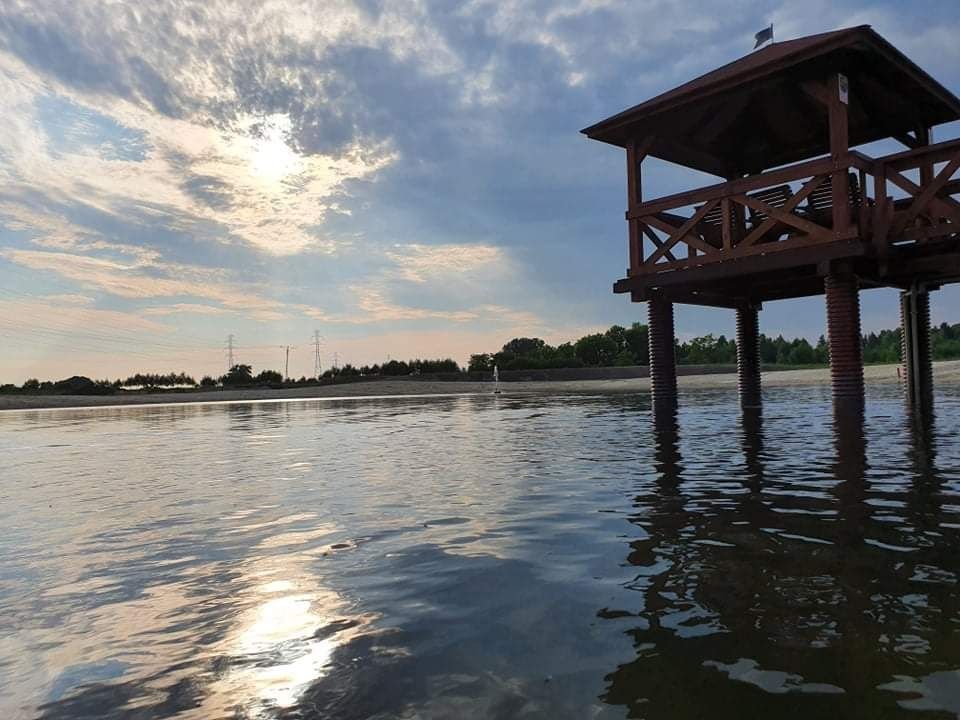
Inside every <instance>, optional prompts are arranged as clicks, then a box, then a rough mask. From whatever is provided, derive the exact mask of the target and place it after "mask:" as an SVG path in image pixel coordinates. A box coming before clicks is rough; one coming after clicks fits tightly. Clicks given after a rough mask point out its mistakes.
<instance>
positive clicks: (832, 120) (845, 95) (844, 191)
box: [827, 72, 850, 237]
mask: <svg viewBox="0 0 960 720" xmlns="http://www.w3.org/2000/svg"><path fill="white" fill-rule="evenodd" d="M849 94H850V88H849V80H848V79H847V77H846V75H843V74H842V73H839V72H837V73H834V74H833V75H831V76H830V79H829V81H828V83H827V116H828V124H829V128H830V158H831V159H832V160H833V163H834V173H833V181H832V187H833V198H832V199H833V232H834V235H835V236H838V237H839V236H842V235H845V234H846V232H847V231H848V230H849V228H850V178H849V177H848V175H847V172H848V166H847V160H848V152H849V150H850V145H849V144H850V132H849V118H848V116H847V106H848V104H849Z"/></svg>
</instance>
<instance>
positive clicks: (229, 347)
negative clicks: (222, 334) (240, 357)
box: [227, 334, 233, 372]
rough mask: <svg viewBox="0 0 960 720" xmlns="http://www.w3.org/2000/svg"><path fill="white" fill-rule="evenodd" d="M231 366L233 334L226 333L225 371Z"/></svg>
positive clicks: (228, 370)
mask: <svg viewBox="0 0 960 720" xmlns="http://www.w3.org/2000/svg"><path fill="white" fill-rule="evenodd" d="M232 368H233V335H232V334H231V335H227V372H230V370H231V369H232Z"/></svg>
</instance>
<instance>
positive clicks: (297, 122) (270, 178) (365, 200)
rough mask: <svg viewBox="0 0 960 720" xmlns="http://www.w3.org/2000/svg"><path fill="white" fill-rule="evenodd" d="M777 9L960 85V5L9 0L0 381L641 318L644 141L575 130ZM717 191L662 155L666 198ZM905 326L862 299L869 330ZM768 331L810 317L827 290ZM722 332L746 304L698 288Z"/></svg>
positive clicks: (3, 2) (379, 352)
mask: <svg viewBox="0 0 960 720" xmlns="http://www.w3.org/2000/svg"><path fill="white" fill-rule="evenodd" d="M770 22H772V23H773V24H774V27H775V35H776V39H778V40H786V39H790V38H794V37H800V36H803V35H807V34H810V33H814V32H821V31H825V30H831V29H836V28H839V27H847V26H852V25H859V24H864V23H867V24H871V25H873V27H874V28H875V29H876V30H877V31H878V32H880V33H881V34H882V35H884V36H885V37H886V38H887V39H889V40H890V41H891V42H893V43H894V44H895V45H896V46H897V47H899V48H900V49H901V50H903V51H904V52H905V53H907V54H908V55H909V56H910V57H911V58H912V59H914V60H915V61H916V62H917V63H918V64H920V65H921V66H922V67H924V68H925V69H926V70H928V71H929V72H930V73H931V74H932V75H933V76H934V77H935V78H937V79H938V80H940V81H941V82H942V83H944V84H945V85H946V86H947V87H948V88H950V89H951V90H953V91H954V92H960V43H957V42H956V38H957V36H958V35H960V3H957V2H955V0H942V1H936V0H927V1H926V2H924V1H922V0H920V1H915V2H911V3H902V2H877V1H873V2H856V1H853V0H840V1H828V0H809V1H808V2H804V3H793V2H780V1H777V2H756V1H754V2H747V1H745V0H716V1H714V2H710V3H706V2H684V1H683V0H664V1H659V0H656V1H648V0H630V1H625V2H612V1H607V0H554V1H553V2H540V1H531V2H520V1H519V0H503V1H501V2H490V1H488V0H470V1H468V2H463V3H454V2H448V1H446V0H445V1H438V2H434V1H433V0H390V1H389V2H379V1H378V0H355V1H353V2H348V1H343V2H341V1H338V0H323V2H316V1H310V2H306V1H304V2H301V1H298V0H268V1H266V2H260V3H248V2H226V1H224V0H203V1H201V2H190V1H186V0H152V1H151V2H149V3H133V2H130V3H121V2H96V1H94V0H83V1H82V2H67V1H66V0H62V1H57V2H53V1H49V0H26V1H21V0H0V97H2V98H3V101H4V102H3V106H4V113H3V118H2V122H0V347H2V352H0V383H3V382H15V383H21V382H23V380H25V379H27V378H29V377H41V378H54V379H55V378H60V377H66V376H68V375H72V374H84V375H88V376H91V377H95V378H106V377H110V378H115V377H119V376H126V375H127V374H130V373H132V372H134V371H137V370H142V371H180V370H185V371H187V372H189V373H191V374H193V375H195V376H197V377H199V376H200V375H204V374H211V375H217V374H222V373H223V372H224V371H225V370H226V366H227V355H226V353H225V350H224V348H225V345H226V342H227V337H228V335H231V334H232V335H233V336H234V343H235V346H236V350H235V354H234V359H235V361H237V362H245V363H250V364H252V365H253V366H254V369H255V371H257V370H261V369H265V368H269V369H277V370H281V371H282V370H283V369H284V358H285V347H286V346H291V350H290V375H291V376H300V375H312V373H313V362H314V356H313V348H312V346H311V344H310V342H311V338H312V336H313V334H314V332H319V334H320V336H321V337H322V344H321V348H320V351H321V362H322V363H323V366H324V367H327V366H329V365H330V364H331V363H332V362H333V361H334V359H335V358H336V359H337V360H338V361H339V363H340V364H344V363H346V362H351V363H354V364H358V365H359V364H365V363H373V362H380V361H383V360H385V359H386V358H388V357H393V358H399V359H406V358H410V357H447V356H449V357H453V358H455V359H456V360H458V361H460V362H464V361H465V360H466V359H467V357H468V356H469V355H470V354H471V353H475V352H487V351H494V350H497V349H499V347H500V346H501V345H502V344H503V343H504V342H505V341H507V340H509V339H510V338H511V337H515V336H538V337H542V338H544V339H546V340H547V341H548V342H553V343H557V342H563V341H565V340H570V339H575V338H577V337H579V336H581V335H583V334H585V333H587V332H592V331H596V330H599V329H603V328H606V327H608V326H610V325H612V324H614V323H619V324H629V323H631V322H635V321H638V320H639V321H643V320H644V318H645V307H644V306H643V305H639V304H632V303H630V302H629V300H628V299H627V298H626V297H625V296H622V295H614V294H613V293H612V290H611V288H612V283H613V282H614V281H615V280H616V279H618V278H620V277H622V276H623V274H624V269H625V267H626V264H627V244H626V224H625V222H624V220H623V211H624V206H625V179H624V172H625V171H624V157H623V151H622V150H620V149H618V148H612V147H609V146H606V145H604V144H600V143H596V142H592V141H589V140H587V139H586V138H585V137H583V136H582V135H580V133H579V130H580V129H581V128H583V127H586V126H587V125H590V124H592V123H594V122H596V121H598V120H600V119H602V118H604V117H607V116H609V115H611V114H613V113H615V112H618V111H620V110H622V109H624V108H626V107H629V106H631V105H634V104H636V103H638V102H641V101H642V100H644V99H647V98H649V97H651V96H653V95H655V94H657V93H659V92H662V91H664V90H667V89H670V88H671V87H674V86H675V85H677V84H679V83H682V82H684V81H686V80H688V79H690V78H692V77H694V76H696V75H699V74H701V73H703V72H706V71H708V70H711V69H713V68H714V67H716V66H718V65H721V64H723V63H726V62H729V61H731V60H733V59H736V58H737V57H740V56H742V55H744V54H746V53H747V52H749V51H750V49H751V48H752V41H753V33H754V32H755V31H757V30H759V29H761V28H763V27H765V26H766V25H767V24H768V23H770ZM957 134H960V132H957V131H955V130H951V128H947V129H945V130H937V131H935V139H938V140H943V139H947V137H954V136H956V135H957ZM707 182H709V180H708V181H707ZM703 184H705V177H704V176H697V175H695V174H694V173H691V172H689V171H685V170H682V169H679V168H676V167H670V166H667V165H665V164H662V165H656V166H655V167H653V168H652V169H651V170H650V171H649V172H647V173H646V175H645V177H644V194H645V195H646V196H648V197H654V196H658V195H663V194H667V193H670V192H674V191H678V190H682V189H688V188H691V187H697V186H700V185H703ZM951 307H953V308H960V291H958V290H957V289H956V288H948V289H945V290H943V291H940V292H939V293H937V294H936V295H935V296H934V298H933V302H932V308H933V319H934V321H935V322H941V321H950V322H960V311H957V310H956V309H953V310H951ZM897 322H898V318H897V300H896V294H895V293H894V292H893V291H889V290H882V291H871V292H868V293H864V294H863V326H864V329H865V330H873V329H879V328H884V327H895V326H896V324H897ZM761 329H762V330H763V331H764V332H766V333H768V334H773V335H776V334H779V333H781V332H782V333H784V334H785V335H787V336H793V335H802V336H806V337H809V338H811V339H815V338H816V337H817V336H819V335H820V334H822V333H823V332H824V309H823V303H822V298H811V299H805V300H795V301H782V302H778V303H770V304H768V305H766V306H765V308H764V310H763V312H762V313H761ZM708 332H712V333H714V334H726V335H728V336H729V335H731V334H732V332H733V313H732V311H729V310H713V309H705V308H693V307H689V306H678V308H677V333H678V335H679V336H680V337H681V338H688V337H692V336H695V335H701V334H705V333H708Z"/></svg>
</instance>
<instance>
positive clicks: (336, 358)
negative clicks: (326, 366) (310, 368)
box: [333, 353, 340, 368]
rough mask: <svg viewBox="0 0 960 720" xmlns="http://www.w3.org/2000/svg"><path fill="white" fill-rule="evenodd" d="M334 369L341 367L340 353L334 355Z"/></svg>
mask: <svg viewBox="0 0 960 720" xmlns="http://www.w3.org/2000/svg"><path fill="white" fill-rule="evenodd" d="M333 367H335V368H339V367H340V353H334V354H333Z"/></svg>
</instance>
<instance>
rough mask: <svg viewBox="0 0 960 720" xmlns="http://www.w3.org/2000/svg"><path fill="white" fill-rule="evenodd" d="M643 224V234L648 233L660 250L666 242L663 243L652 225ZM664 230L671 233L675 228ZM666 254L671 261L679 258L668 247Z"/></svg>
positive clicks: (651, 240)
mask: <svg viewBox="0 0 960 720" xmlns="http://www.w3.org/2000/svg"><path fill="white" fill-rule="evenodd" d="M637 222H640V221H639V220H638V221H637ZM641 224H642V225H643V234H644V235H646V236H647V237H648V238H650V242H652V243H653V246H654V247H655V248H657V249H658V250H659V249H660V248H662V247H663V244H664V243H663V240H661V239H660V238H659V237H658V236H657V234H656V233H655V232H654V231H653V230H651V229H650V227H649V226H648V225H647V224H646V223H641ZM674 229H676V228H674ZM664 232H671V233H672V232H673V230H665V231H664ZM664 255H665V256H666V258H667V260H670V261H671V262H676V260H677V258H676V257H675V256H674V254H673V253H672V252H671V251H670V249H669V248H667V250H666V251H665V252H664ZM637 267H638V268H639V267H640V266H639V265H638V266H637Z"/></svg>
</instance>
